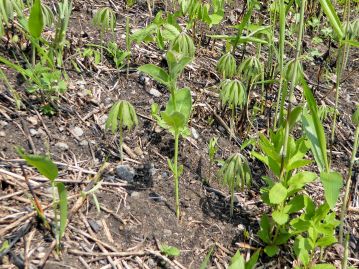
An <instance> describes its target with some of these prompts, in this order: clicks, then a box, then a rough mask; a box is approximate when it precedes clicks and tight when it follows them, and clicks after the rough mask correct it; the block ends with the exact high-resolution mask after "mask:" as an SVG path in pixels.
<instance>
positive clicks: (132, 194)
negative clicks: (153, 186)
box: [130, 191, 141, 198]
mask: <svg viewBox="0 0 359 269" xmlns="http://www.w3.org/2000/svg"><path fill="white" fill-rule="evenodd" d="M130 196H131V197H133V198H138V197H140V196H141V193H140V192H138V191H133V192H131V194H130Z"/></svg>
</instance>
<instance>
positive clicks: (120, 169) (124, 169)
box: [116, 164, 136, 181]
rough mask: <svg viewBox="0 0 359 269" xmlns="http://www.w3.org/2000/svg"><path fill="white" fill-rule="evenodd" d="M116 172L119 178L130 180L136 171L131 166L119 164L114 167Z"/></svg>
mask: <svg viewBox="0 0 359 269" xmlns="http://www.w3.org/2000/svg"><path fill="white" fill-rule="evenodd" d="M116 174H117V176H118V177H119V178H120V179H123V180H127V181H132V180H133V178H134V177H135V174H136V173H135V170H134V169H133V168H132V167H130V166H128V165H124V164H120V165H118V166H117V167H116Z"/></svg>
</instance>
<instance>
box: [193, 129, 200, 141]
mask: <svg viewBox="0 0 359 269" xmlns="http://www.w3.org/2000/svg"><path fill="white" fill-rule="evenodd" d="M191 131H192V135H193V138H194V139H198V138H199V133H198V132H197V130H196V129H195V128H193V127H191Z"/></svg>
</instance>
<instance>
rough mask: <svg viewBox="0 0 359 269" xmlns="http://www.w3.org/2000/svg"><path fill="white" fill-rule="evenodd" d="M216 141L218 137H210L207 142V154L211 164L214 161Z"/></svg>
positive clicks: (216, 147)
mask: <svg viewBox="0 0 359 269" xmlns="http://www.w3.org/2000/svg"><path fill="white" fill-rule="evenodd" d="M217 141H218V137H212V138H211V139H210V140H209V143H208V155H209V161H210V163H211V164H213V163H214V161H215V159H214V157H215V155H216V153H217V151H218V145H217Z"/></svg>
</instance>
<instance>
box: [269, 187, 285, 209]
mask: <svg viewBox="0 0 359 269" xmlns="http://www.w3.org/2000/svg"><path fill="white" fill-rule="evenodd" d="M287 192H288V190H287V188H286V187H284V186H283V184H282V183H276V184H275V185H274V186H273V187H272V188H271V189H270V191H269V201H270V202H271V203H272V204H280V203H282V202H283V201H284V200H285V199H286V198H287Z"/></svg>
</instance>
